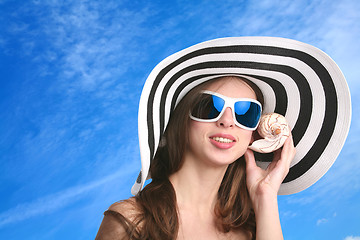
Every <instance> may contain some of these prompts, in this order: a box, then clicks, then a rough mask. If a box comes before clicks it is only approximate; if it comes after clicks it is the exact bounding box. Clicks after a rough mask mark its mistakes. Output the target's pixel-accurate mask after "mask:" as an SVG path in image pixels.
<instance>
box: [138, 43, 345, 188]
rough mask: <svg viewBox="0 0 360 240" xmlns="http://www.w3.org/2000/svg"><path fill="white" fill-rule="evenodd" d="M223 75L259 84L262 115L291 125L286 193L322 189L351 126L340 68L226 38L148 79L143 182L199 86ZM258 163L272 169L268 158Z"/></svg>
mask: <svg viewBox="0 0 360 240" xmlns="http://www.w3.org/2000/svg"><path fill="white" fill-rule="evenodd" d="M223 75H239V76H242V77H244V78H247V79H248V80H250V81H253V82H254V83H255V84H257V85H258V86H259V88H260V89H261V90H262V92H263V94H264V100H265V105H264V112H277V113H280V114H282V115H285V117H286V118H287V119H288V121H289V124H290V126H291V128H292V134H293V138H294V144H295V146H296V148H297V154H296V156H295V159H294V161H293V162H292V165H291V168H290V172H289V174H288V175H287V177H286V178H285V180H284V182H283V184H282V186H281V188H280V192H279V193H280V194H291V193H295V192H299V191H301V190H303V189H305V188H307V187H309V186H310V185H312V184H313V183H314V182H316V181H317V180H318V179H319V178H320V177H321V176H322V175H323V174H325V172H326V171H327V170H328V169H329V168H330V166H331V165H332V164H333V162H334V161H335V159H336V157H337V156H338V154H339V152H340V150H341V148H342V146H343V144H344V142H345V139H346V136H347V132H348V129H349V125H350V120H351V104H350V93H349V90H348V86H347V84H346V81H345V78H344V76H343V75H342V73H341V71H340V69H339V68H338V67H337V65H336V64H335V63H334V62H333V60H332V59H331V58H330V57H328V56H327V55H326V54H325V53H323V52H322V51H320V50H319V49H317V48H315V47H313V46H310V45H307V44H304V43H301V42H298V41H294V40H289V39H283V38H270V37H240V38H222V39H215V40H212V41H208V42H203V43H200V44H197V45H194V46H192V47H190V48H187V49H185V50H183V51H180V52H178V53H175V54H173V55H171V56H169V57H168V58H166V59H165V60H163V61H162V62H161V63H159V64H158V65H157V66H156V67H155V68H154V70H153V71H152V72H151V74H150V75H149V77H148V79H147V81H146V83H145V86H144V89H143V92H142V95H141V100H140V106H139V140H140V153H141V160H142V176H141V177H140V178H139V180H140V179H141V181H140V182H139V183H138V185H137V186H135V185H134V187H135V188H133V193H136V192H137V191H138V190H139V189H141V188H142V185H143V183H144V181H145V179H146V178H147V175H148V169H149V165H150V160H151V159H152V158H153V156H154V154H155V152H156V149H157V146H158V143H159V141H160V138H161V135H162V134H163V132H164V129H165V128H166V125H167V122H168V120H169V116H170V113H171V111H172V110H173V109H174V108H175V106H176V104H177V103H178V102H179V101H180V99H181V98H182V97H183V96H184V95H185V94H186V93H187V92H188V91H189V90H191V89H192V88H193V87H194V86H197V85H198V84H200V83H202V82H204V81H207V80H210V79H213V78H216V77H218V76H223ZM263 158H264V159H263V160H262V161H258V164H259V165H261V166H263V167H266V165H267V164H268V163H266V157H263Z"/></svg>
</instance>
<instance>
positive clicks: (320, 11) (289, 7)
mask: <svg viewBox="0 0 360 240" xmlns="http://www.w3.org/2000/svg"><path fill="white" fill-rule="evenodd" d="M257 35H262V36H278V37H286V38H292V39H296V40H300V41H303V42H306V43H309V44H312V45H315V46H316V47H318V48H320V49H322V50H323V51H325V52H326V53H328V54H329V55H330V56H331V57H332V58H333V59H334V60H335V61H336V62H337V63H338V65H339V66H340V68H341V69H342V71H343V73H344V75H345V77H346V78H347V80H348V84H349V87H350V91H351V94H352V102H353V103H355V104H353V121H352V125H351V128H350V133H349V137H348V139H347V141H346V143H345V146H344V148H343V150H342V152H341V153H340V155H339V157H338V159H337V161H336V162H335V164H334V165H333V167H332V168H331V169H330V170H329V172H328V173H327V174H326V175H325V176H324V177H323V178H322V179H321V180H320V181H319V182H317V183H316V184H314V185H313V186H312V187H310V188H308V189H306V190H305V191H303V192H300V193H298V194H294V195H290V196H280V197H279V205H280V206H279V207H280V216H281V221H282V226H283V231H284V235H285V239H287V240H292V239H294V240H295V239H299V240H300V239H330V240H332V239H334V240H335V239H341V240H343V239H344V240H360V201H359V199H360V157H359V156H360V155H359V153H358V152H357V150H358V149H359V147H358V146H359V144H360V122H359V121H358V120H357V119H358V118H359V117H360V114H359V113H358V112H357V111H360V107H359V104H356V102H359V101H360V93H359V92H360V91H359V90H360V81H359V76H360V44H359V39H360V1H357V0H344V1H342V0H338V1H331V0H329V1H326V0H307V1H306V0H304V1H300V0H293V1H290V0H289V1H288V0H259V1H255V0H253V1H245V0H244V1H232V0H222V1H215V0H214V1H212V0H208V1H190V0H188V1H138V0H129V1H124V0H122V1H111V0H108V1H95V0H94V1H60V0H49V1H45V0H44V1H40V0H33V1H20V0H19V1H10V0H0V76H1V77H0V82H1V88H0V108H1V111H0V169H1V174H0V196H1V198H0V239H37V240H41V239H93V238H94V237H95V235H96V232H97V230H98V227H99V225H100V222H101V220H102V217H103V215H102V214H103V212H104V211H105V210H106V208H107V207H108V206H109V205H110V204H111V203H113V202H115V201H118V200H120V199H124V198H127V197H129V196H130V188H131V186H132V184H133V182H134V180H135V178H136V176H137V173H138V170H139V169H140V157H139V152H138V139H137V107H138V102H139V98H140V93H141V89H142V86H143V84H144V81H145V79H146V77H147V75H148V74H149V73H150V71H151V70H152V68H153V67H154V66H155V65H156V64H157V63H158V62H159V61H161V60H162V59H163V58H165V57H166V56H168V55H170V54H172V53H174V52H176V51H179V50H181V49H183V48H186V47H188V46H190V45H193V44H195V43H198V42H202V41H205V40H209V39H213V38H217V37H227V36H257Z"/></svg>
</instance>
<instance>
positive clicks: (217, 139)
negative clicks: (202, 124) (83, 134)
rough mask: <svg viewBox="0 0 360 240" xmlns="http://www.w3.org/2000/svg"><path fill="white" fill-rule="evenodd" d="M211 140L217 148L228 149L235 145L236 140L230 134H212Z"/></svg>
mask: <svg viewBox="0 0 360 240" xmlns="http://www.w3.org/2000/svg"><path fill="white" fill-rule="evenodd" d="M210 142H211V143H212V144H213V145H214V146H215V147H217V148H220V149H228V148H231V147H232V146H234V144H235V142H236V140H235V138H234V137H233V136H232V135H229V134H216V135H213V136H210Z"/></svg>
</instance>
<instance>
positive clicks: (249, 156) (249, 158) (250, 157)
mask: <svg viewBox="0 0 360 240" xmlns="http://www.w3.org/2000/svg"><path fill="white" fill-rule="evenodd" d="M244 158H245V163H246V168H247V169H248V170H250V169H254V168H257V165H256V162H255V156H254V152H253V151H252V150H250V149H247V150H246V152H245V154H244Z"/></svg>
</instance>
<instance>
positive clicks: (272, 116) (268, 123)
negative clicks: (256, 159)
mask: <svg viewBox="0 0 360 240" xmlns="http://www.w3.org/2000/svg"><path fill="white" fill-rule="evenodd" d="M257 131H258V133H259V135H260V136H261V137H263V139H259V140H256V141H254V142H253V143H252V145H251V146H249V148H250V149H251V150H253V151H256V152H260V153H269V152H273V151H275V150H277V149H279V148H281V147H282V146H283V145H284V143H285V141H286V139H287V138H288V137H289V136H290V128H289V125H288V123H287V121H286V119H285V117H284V116H282V115H280V114H278V113H267V114H263V115H262V116H261V118H260V123H259V126H258V128H257Z"/></svg>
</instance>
